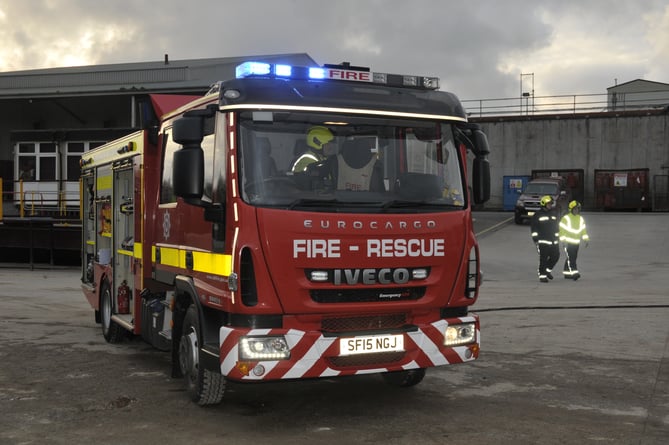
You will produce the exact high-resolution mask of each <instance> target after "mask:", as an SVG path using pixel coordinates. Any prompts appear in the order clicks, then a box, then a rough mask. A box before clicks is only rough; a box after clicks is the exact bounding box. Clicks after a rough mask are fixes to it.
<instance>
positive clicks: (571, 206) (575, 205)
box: [569, 201, 581, 210]
mask: <svg viewBox="0 0 669 445" xmlns="http://www.w3.org/2000/svg"><path fill="white" fill-rule="evenodd" d="M575 207H581V204H579V203H578V201H572V202H570V203H569V210H573V209H574V208H575Z"/></svg>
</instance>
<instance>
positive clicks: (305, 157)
mask: <svg viewBox="0 0 669 445" xmlns="http://www.w3.org/2000/svg"><path fill="white" fill-rule="evenodd" d="M306 144H307V150H306V151H305V152H304V153H302V154H301V155H300V156H299V157H298V158H297V159H296V160H295V161H294V162H293V165H292V167H291V170H292V172H293V173H304V172H306V171H307V167H309V165H311V164H314V163H319V162H322V161H324V160H325V159H326V158H327V157H328V156H330V155H332V154H334V152H335V151H336V147H335V146H334V135H333V134H332V132H331V131H330V130H329V129H328V128H327V127H323V126H320V125H318V126H314V127H311V128H310V129H309V131H307V139H306Z"/></svg>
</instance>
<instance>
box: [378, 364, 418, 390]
mask: <svg viewBox="0 0 669 445" xmlns="http://www.w3.org/2000/svg"><path fill="white" fill-rule="evenodd" d="M381 375H382V376H383V380H385V381H386V383H388V384H390V385H393V386H399V387H401V388H408V387H410V386H415V385H418V384H419V383H420V382H422V381H423V377H425V369H424V368H419V369H410V370H408V371H395V372H386V373H383V374H381Z"/></svg>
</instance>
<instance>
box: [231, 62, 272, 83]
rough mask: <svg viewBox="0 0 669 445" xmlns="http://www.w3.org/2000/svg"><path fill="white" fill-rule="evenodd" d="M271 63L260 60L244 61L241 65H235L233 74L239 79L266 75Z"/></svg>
mask: <svg viewBox="0 0 669 445" xmlns="http://www.w3.org/2000/svg"><path fill="white" fill-rule="evenodd" d="M270 68H271V65H270V64H269V63H262V62H244V63H242V64H241V65H238V66H237V69H236V70H235V75H236V77H237V78H238V79H239V78H240V77H247V76H253V75H256V76H258V75H259V76H262V75H267V74H269V72H270Z"/></svg>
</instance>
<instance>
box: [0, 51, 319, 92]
mask: <svg viewBox="0 0 669 445" xmlns="http://www.w3.org/2000/svg"><path fill="white" fill-rule="evenodd" d="M247 60H258V61H267V62H270V61H271V62H275V63H289V64H294V65H305V66H313V65H316V62H315V61H314V60H313V59H312V58H311V57H310V56H309V55H308V54H306V53H293V54H272V55H256V56H239V57H222V58H210V59H190V60H169V59H168V56H167V55H165V59H164V60H163V61H160V62H139V63H121V64H110V65H90V66H76V67H67V68H48V69H38V70H26V71H13V72H5V73H0V99H12V98H21V97H24V98H25V97H31V98H32V97H53V96H84V95H106V94H114V95H119V94H137V93H150V92H151V93H153V92H170V91H179V92H187V91H200V92H201V91H206V90H207V89H208V88H209V86H211V84H213V83H214V82H216V81H219V80H226V79H230V78H233V77H234V69H235V67H236V66H237V65H238V64H239V63H241V62H244V61H247Z"/></svg>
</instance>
